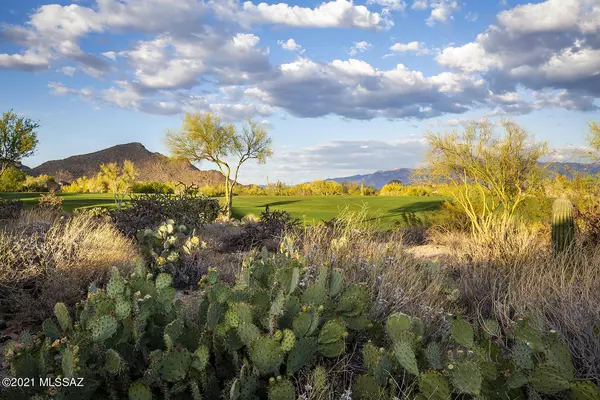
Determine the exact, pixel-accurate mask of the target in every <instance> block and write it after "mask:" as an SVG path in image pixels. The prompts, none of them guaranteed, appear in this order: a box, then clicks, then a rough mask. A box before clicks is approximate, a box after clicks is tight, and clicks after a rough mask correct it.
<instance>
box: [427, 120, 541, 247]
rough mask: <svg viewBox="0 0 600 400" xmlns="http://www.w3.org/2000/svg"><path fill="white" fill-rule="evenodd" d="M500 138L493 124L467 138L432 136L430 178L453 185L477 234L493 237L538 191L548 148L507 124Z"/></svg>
mask: <svg viewBox="0 0 600 400" xmlns="http://www.w3.org/2000/svg"><path fill="white" fill-rule="evenodd" d="M502 127H503V128H504V135H501V136H498V135H496V133H495V132H494V127H493V126H492V125H491V124H490V123H489V122H488V121H484V122H473V123H471V124H467V125H465V127H464V130H463V131H462V132H458V131H456V130H455V131H453V132H450V133H445V134H435V133H432V132H428V133H427V137H426V138H427V142H428V144H429V151H428V153H427V160H428V170H427V171H428V174H429V175H430V176H431V177H433V178H438V179H439V180H441V181H444V182H448V183H450V184H451V186H452V187H453V188H454V190H453V192H452V194H453V197H454V200H455V202H456V203H457V205H458V206H459V207H460V208H461V209H463V210H464V211H465V213H466V214H467V216H468V217H469V220H470V222H471V225H472V229H473V233H478V234H480V235H487V234H488V233H489V232H490V229H491V228H492V225H493V224H494V223H495V222H497V219H496V217H497V216H498V215H500V216H501V217H502V221H504V222H507V221H511V220H512V217H513V216H514V215H515V213H516V212H517V209H518V207H519V205H520V204H521V203H522V202H523V201H524V200H525V199H526V198H527V197H529V196H531V195H533V194H534V193H535V192H536V190H538V189H539V188H540V187H541V185H542V182H543V180H544V177H545V171H544V167H542V166H541V165H540V163H539V160H540V158H541V157H543V156H544V155H546V154H548V146H547V144H546V143H536V142H534V140H533V137H532V136H531V135H529V134H528V133H527V131H525V130H524V129H523V128H522V127H520V126H519V125H517V124H516V123H514V122H512V121H508V120H507V121H503V122H502Z"/></svg>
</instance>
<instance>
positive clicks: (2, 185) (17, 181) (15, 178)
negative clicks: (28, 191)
mask: <svg viewBox="0 0 600 400" xmlns="http://www.w3.org/2000/svg"><path fill="white" fill-rule="evenodd" d="M26 178H27V175H26V174H25V172H23V171H21V170H20V169H18V168H15V167H8V168H7V169H6V170H5V171H4V174H2V175H0V192H19V191H21V190H22V189H23V183H24V182H25V179H26Z"/></svg>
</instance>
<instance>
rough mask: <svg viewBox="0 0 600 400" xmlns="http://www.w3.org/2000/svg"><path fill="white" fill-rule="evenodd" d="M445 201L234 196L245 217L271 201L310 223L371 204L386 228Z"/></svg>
mask: <svg viewBox="0 0 600 400" xmlns="http://www.w3.org/2000/svg"><path fill="white" fill-rule="evenodd" d="M443 201H444V198H442V197H391V196H367V197H361V196H298V197H291V196H290V197H288V196H280V197H277V196H240V197H234V198H233V215H234V216H235V217H236V218H241V217H242V216H244V215H246V214H255V215H260V213H261V212H262V211H264V210H265V207H266V205H267V204H269V208H270V209H271V210H286V211H288V212H289V213H290V214H291V215H292V216H294V217H297V218H300V219H303V220H305V221H306V222H307V223H314V222H319V221H321V220H326V221H327V220H330V219H331V218H334V217H337V216H338V215H339V213H340V211H342V210H343V209H344V208H346V207H348V208H349V210H350V211H359V210H360V209H361V207H362V206H363V205H365V204H366V206H367V217H368V218H369V219H370V220H372V221H376V220H377V219H378V218H380V220H379V221H380V223H381V227H382V228H386V227H391V226H393V225H394V220H398V219H399V218H401V215H402V214H403V213H407V212H414V213H416V214H417V215H423V214H424V213H425V214H427V213H434V212H435V211H438V210H439V208H440V205H441V204H442V202H443Z"/></svg>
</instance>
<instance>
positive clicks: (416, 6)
mask: <svg viewBox="0 0 600 400" xmlns="http://www.w3.org/2000/svg"><path fill="white" fill-rule="evenodd" d="M427 7H429V4H428V1H427V0H414V1H413V4H412V6H411V8H412V9H413V10H427Z"/></svg>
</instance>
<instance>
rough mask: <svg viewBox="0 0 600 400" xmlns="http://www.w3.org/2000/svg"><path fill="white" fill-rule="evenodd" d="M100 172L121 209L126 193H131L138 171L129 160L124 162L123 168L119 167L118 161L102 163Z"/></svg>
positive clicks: (116, 204)
mask: <svg viewBox="0 0 600 400" xmlns="http://www.w3.org/2000/svg"><path fill="white" fill-rule="evenodd" d="M100 171H101V172H100V173H101V176H102V179H103V180H104V181H105V182H106V184H107V186H108V189H109V190H110V191H111V192H112V194H113V196H114V199H115V206H116V207H117V210H120V209H121V205H122V204H123V199H124V198H125V195H126V194H128V193H131V189H132V188H133V184H134V183H135V178H136V177H137V172H136V170H135V166H134V165H133V163H132V162H131V161H129V160H125V162H123V168H122V169H121V168H119V166H118V165H117V163H114V162H113V163H109V164H101V165H100Z"/></svg>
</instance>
